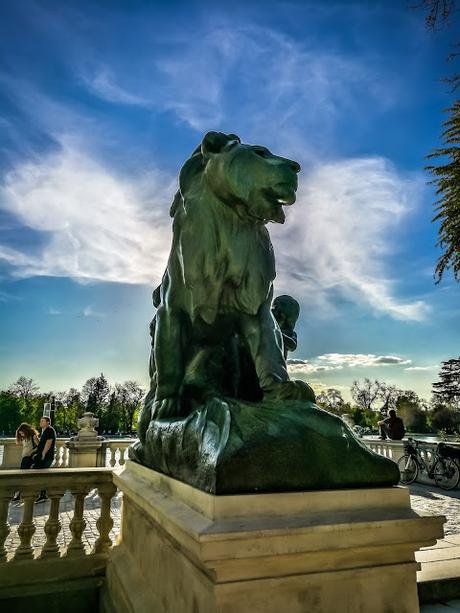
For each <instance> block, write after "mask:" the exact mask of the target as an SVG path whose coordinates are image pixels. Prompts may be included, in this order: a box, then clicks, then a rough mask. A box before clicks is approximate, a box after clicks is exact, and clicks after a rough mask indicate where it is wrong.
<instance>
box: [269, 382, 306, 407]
mask: <svg viewBox="0 0 460 613" xmlns="http://www.w3.org/2000/svg"><path fill="white" fill-rule="evenodd" d="M264 398H265V399H267V400H307V401H309V402H316V396H315V392H314V391H313V389H312V388H311V387H310V386H309V385H308V383H305V381H299V380H294V381H280V382H279V383H276V384H275V385H273V387H271V388H270V389H268V390H265V391H264Z"/></svg>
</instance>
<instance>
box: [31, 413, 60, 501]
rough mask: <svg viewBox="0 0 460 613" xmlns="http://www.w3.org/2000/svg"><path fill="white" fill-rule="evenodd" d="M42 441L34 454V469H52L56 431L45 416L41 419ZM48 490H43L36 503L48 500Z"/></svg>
mask: <svg viewBox="0 0 460 613" xmlns="http://www.w3.org/2000/svg"><path fill="white" fill-rule="evenodd" d="M40 428H41V429H42V431H41V434H40V440H39V441H38V446H37V449H36V450H35V452H34V464H33V468H50V467H51V464H52V463H53V461H54V451H55V449H56V431H55V430H54V428H53V427H52V425H51V420H50V418H49V417H46V416H43V417H42V418H41V419H40ZM47 498H48V496H47V495H46V490H42V491H41V492H40V495H39V496H38V498H37V500H36V501H35V502H42V501H44V500H47Z"/></svg>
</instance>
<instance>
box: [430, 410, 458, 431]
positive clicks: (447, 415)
mask: <svg viewBox="0 0 460 613" xmlns="http://www.w3.org/2000/svg"><path fill="white" fill-rule="evenodd" d="M431 426H432V428H433V429H434V430H435V431H444V432H445V433H446V434H455V433H456V432H458V430H459V428H460V413H459V412H458V411H455V410H453V409H450V408H448V407H442V408H439V409H438V410H437V411H434V412H433V414H432V415H431Z"/></svg>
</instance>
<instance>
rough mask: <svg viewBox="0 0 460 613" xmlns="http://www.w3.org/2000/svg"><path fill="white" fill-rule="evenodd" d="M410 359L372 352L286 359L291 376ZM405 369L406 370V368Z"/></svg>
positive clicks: (395, 362)
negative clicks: (309, 358)
mask: <svg viewBox="0 0 460 613" xmlns="http://www.w3.org/2000/svg"><path fill="white" fill-rule="evenodd" d="M411 361H412V360H409V359H406V358H402V357H400V356H395V355H375V354H373V353H368V354H363V353H326V354H324V355H320V356H318V357H316V358H313V359H311V360H301V359H295V358H294V359H293V358H290V359H288V361H287V364H288V369H289V372H290V373H291V374H292V375H293V376H299V375H304V376H305V375H310V374H311V373H322V372H329V371H338V370H343V369H344V368H375V367H379V366H391V365H393V366H404V365H405V364H410V363H411ZM405 370H408V369H407V368H406V369H405Z"/></svg>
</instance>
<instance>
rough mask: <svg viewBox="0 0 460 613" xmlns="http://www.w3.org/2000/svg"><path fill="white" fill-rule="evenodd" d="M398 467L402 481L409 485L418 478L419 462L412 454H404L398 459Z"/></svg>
mask: <svg viewBox="0 0 460 613" xmlns="http://www.w3.org/2000/svg"><path fill="white" fill-rule="evenodd" d="M398 468H399V472H400V473H401V479H400V481H401V483H403V484H404V485H408V484H409V483H413V482H414V481H415V480H416V479H417V475H418V464H417V462H416V461H415V460H414V458H413V457H412V456H411V455H403V456H402V457H401V458H399V460H398Z"/></svg>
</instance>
